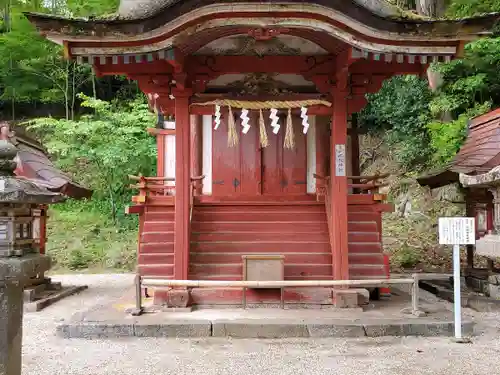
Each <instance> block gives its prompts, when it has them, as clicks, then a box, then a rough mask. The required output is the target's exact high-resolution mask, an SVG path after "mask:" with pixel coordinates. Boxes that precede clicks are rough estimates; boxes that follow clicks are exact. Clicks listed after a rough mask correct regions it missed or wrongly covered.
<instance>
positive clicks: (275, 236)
mask: <svg viewBox="0 0 500 375" xmlns="http://www.w3.org/2000/svg"><path fill="white" fill-rule="evenodd" d="M191 241H193V242H213V241H215V242H219V241H226V242H227V241H234V242H253V241H263V242H265V241H283V242H290V241H311V242H329V236H328V232H323V233H321V232H319V233H318V232H315V233H314V232H313V233H307V232H302V233H300V232H289V233H286V232H275V233H260V231H254V232H226V231H224V232H221V231H218V232H211V233H197V232H192V233H191Z"/></svg>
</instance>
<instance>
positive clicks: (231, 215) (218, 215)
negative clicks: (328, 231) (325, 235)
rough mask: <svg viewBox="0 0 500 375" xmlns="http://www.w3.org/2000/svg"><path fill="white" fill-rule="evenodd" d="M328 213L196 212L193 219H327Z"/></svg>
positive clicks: (294, 220) (286, 220)
mask: <svg viewBox="0 0 500 375" xmlns="http://www.w3.org/2000/svg"><path fill="white" fill-rule="evenodd" d="M326 220H327V219H326V214H325V213H322V212H305V213H291V212H276V211H275V212H266V213H255V212H244V211H243V212H237V211H235V212H196V213H194V214H193V221H205V222H206V221H235V222H238V221H257V222H260V221H279V222H297V221H326Z"/></svg>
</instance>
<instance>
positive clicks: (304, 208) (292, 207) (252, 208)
mask: <svg viewBox="0 0 500 375" xmlns="http://www.w3.org/2000/svg"><path fill="white" fill-rule="evenodd" d="M309 203H310V202H309ZM238 211H247V212H255V213H259V212H322V213H324V212H325V205H324V204H319V205H318V204H315V205H311V204H309V205H296V204H286V205H285V204H281V205H279V206H269V205H229V206H195V207H194V213H201V212H238Z"/></svg>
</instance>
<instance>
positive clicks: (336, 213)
mask: <svg viewBox="0 0 500 375" xmlns="http://www.w3.org/2000/svg"><path fill="white" fill-rule="evenodd" d="M341 87H342V86H341ZM333 99H334V103H333V106H334V108H333V118H332V120H333V121H332V134H331V143H330V147H331V152H330V155H331V157H330V163H331V168H330V172H331V192H330V194H331V205H332V207H331V212H332V226H331V228H330V230H331V232H332V233H331V238H332V255H333V278H334V279H335V280H347V279H349V262H348V258H347V256H348V248H347V245H348V238H347V168H346V144H347V92H346V91H344V90H342V89H341V88H337V89H336V90H335V91H334V92H333Z"/></svg>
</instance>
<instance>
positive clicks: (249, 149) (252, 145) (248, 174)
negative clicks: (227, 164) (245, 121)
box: [236, 112, 262, 195]
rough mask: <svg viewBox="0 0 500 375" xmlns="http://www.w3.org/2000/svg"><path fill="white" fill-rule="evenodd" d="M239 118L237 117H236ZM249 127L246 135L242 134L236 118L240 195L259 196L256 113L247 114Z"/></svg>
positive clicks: (259, 160) (259, 171)
mask: <svg viewBox="0 0 500 375" xmlns="http://www.w3.org/2000/svg"><path fill="white" fill-rule="evenodd" d="M238 117H239V116H238ZM249 117H250V122H249V124H250V125H251V128H250V130H249V131H248V133H247V134H243V133H242V130H243V128H242V127H241V120H240V119H239V118H238V122H237V123H236V129H238V131H239V133H240V144H239V149H240V182H241V187H240V194H242V195H260V194H261V191H260V185H261V179H262V176H261V158H260V144H259V127H258V125H259V122H258V113H255V112H251V113H250V114H249Z"/></svg>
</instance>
